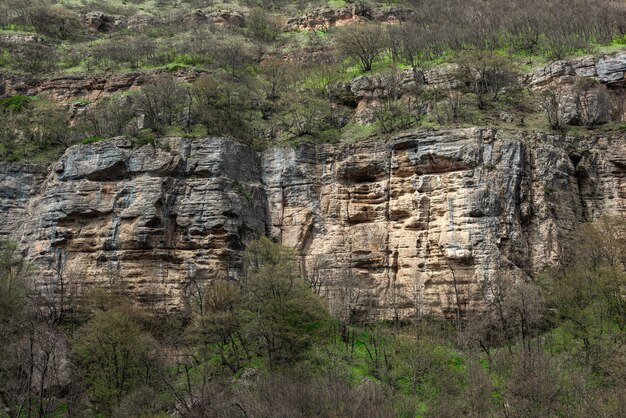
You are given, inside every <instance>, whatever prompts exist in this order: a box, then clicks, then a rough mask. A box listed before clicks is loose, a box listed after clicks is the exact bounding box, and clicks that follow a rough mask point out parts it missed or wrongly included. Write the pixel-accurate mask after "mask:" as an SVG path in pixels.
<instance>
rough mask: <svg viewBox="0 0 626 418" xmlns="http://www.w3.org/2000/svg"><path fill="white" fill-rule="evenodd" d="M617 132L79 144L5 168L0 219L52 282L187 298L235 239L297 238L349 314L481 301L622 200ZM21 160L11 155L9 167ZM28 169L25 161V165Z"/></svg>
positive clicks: (538, 266)
mask: <svg viewBox="0 0 626 418" xmlns="http://www.w3.org/2000/svg"><path fill="white" fill-rule="evenodd" d="M625 156H626V146H625V141H624V139H623V138H613V139H611V140H609V139H606V138H600V137H599V138H587V139H574V138H563V137H560V136H546V135H540V134H524V133H518V132H510V131H495V130H492V129H482V128H471V129H469V128H468V129H455V130H443V131H420V132H413V133H406V134H402V135H399V136H397V137H395V138H392V139H391V140H388V141H370V142H363V143H357V144H353V145H341V146H340V145H301V146H297V147H276V148H273V149H270V150H267V151H264V152H262V153H257V152H255V151H254V150H252V149H250V148H249V147H247V146H245V145H242V144H240V143H237V142H235V141H233V140H229V139H223V138H204V139H196V140H191V139H176V138H170V139H163V140H160V141H158V142H157V143H156V144H154V145H147V146H143V147H141V148H135V147H133V146H132V144H131V143H130V142H128V141H126V140H123V139H118V140H111V141H104V142H100V143H95V144H91V145H84V146H75V147H72V148H70V149H68V151H67V152H66V153H65V155H64V156H63V157H62V158H61V159H60V160H59V161H58V162H57V163H56V164H54V165H53V166H51V167H50V168H49V169H48V171H47V177H46V176H45V174H46V173H45V172H44V171H42V169H41V168H32V167H30V166H23V167H22V166H18V165H10V164H8V165H5V166H4V168H3V170H4V171H3V172H2V173H3V177H1V178H0V191H1V193H0V197H1V198H2V200H0V204H2V206H3V209H4V210H3V213H2V214H1V216H2V217H3V218H2V220H3V221H4V224H3V226H2V228H3V229H2V230H0V234H2V235H3V237H12V238H13V239H16V240H19V241H20V242H21V243H22V246H23V248H24V250H25V252H26V254H27V256H28V258H29V259H30V260H31V261H32V262H33V264H34V265H36V266H37V267H38V269H39V272H38V277H39V281H40V283H41V284H42V287H43V288H44V289H46V291H49V292H54V291H58V289H55V286H58V276H59V274H60V272H61V273H62V274H63V275H64V278H65V279H66V280H69V279H71V280H72V282H73V283H74V284H76V285H78V286H79V287H80V289H81V290H85V289H87V288H89V287H91V286H98V285H101V284H102V283H106V281H107V280H113V279H115V280H120V282H121V283H123V285H124V287H125V288H126V290H127V291H128V292H129V293H131V294H133V295H134V296H135V297H136V298H137V299H138V300H139V301H140V302H142V303H144V304H146V305H149V306H154V307H155V308H159V309H166V310H175V309H180V308H181V306H182V303H183V302H182V301H183V299H182V295H183V294H184V293H185V291H187V290H189V286H191V285H192V284H193V280H194V279H195V278H203V277H208V278H211V277H217V276H230V277H233V278H235V279H236V278H237V277H238V274H239V272H240V270H239V269H240V257H241V254H242V252H243V249H244V247H245V244H246V242H248V241H249V240H250V239H253V238H255V237H257V236H259V235H262V234H268V235H270V236H272V237H273V238H275V239H276V240H278V241H279V242H281V243H283V244H285V245H289V246H292V247H294V248H295V249H296V250H297V252H298V254H299V256H300V264H301V268H302V271H303V274H304V275H305V276H306V277H307V278H308V279H309V280H311V281H312V282H314V283H315V284H316V289H317V290H318V291H319V292H320V293H322V294H324V295H326V296H327V297H328V298H329V300H330V301H331V307H332V308H333V309H338V307H343V308H345V307H346V306H349V307H350V308H354V311H355V312H357V313H358V314H363V315H372V316H376V317H387V318H389V317H394V316H396V315H397V316H400V317H406V316H410V315H413V314H415V307H416V302H417V305H418V307H419V309H420V312H421V313H433V314H442V313H443V314H452V313H453V311H454V310H455V308H456V306H457V298H458V302H459V304H460V305H461V306H462V309H463V310H464V311H465V312H469V311H471V310H472V309H480V308H481V306H484V301H485V298H487V297H489V292H488V291H487V285H488V283H489V282H490V281H492V280H493V279H494V278H495V277H497V275H499V274H512V275H514V276H515V277H518V278H520V279H524V278H527V277H528V276H530V275H532V274H533V273H535V272H538V271H540V270H542V269H543V268H545V267H547V266H550V265H554V264H556V263H558V262H559V261H560V260H561V258H562V257H563V256H564V254H565V253H566V252H565V251H564V250H565V249H566V248H567V246H568V244H569V242H570V238H571V232H572V231H573V229H574V228H575V227H576V226H577V225H578V224H579V223H580V222H584V221H588V220H591V219H594V218H596V217H598V216H600V215H601V214H604V213H610V214H620V215H622V216H623V215H624V214H625V211H626V205H625V203H626V157H625ZM20 167H21V168H20ZM29 167H30V168H29Z"/></svg>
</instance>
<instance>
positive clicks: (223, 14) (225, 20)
mask: <svg viewBox="0 0 626 418" xmlns="http://www.w3.org/2000/svg"><path fill="white" fill-rule="evenodd" d="M183 20H184V21H185V22H186V23H192V24H199V23H209V24H212V25H218V26H228V27H242V26H243V25H244V23H245V18H244V15H243V13H241V12H235V11H232V10H213V11H204V10H201V9H197V10H194V11H193V12H191V13H189V14H187V15H185V17H184V18H183Z"/></svg>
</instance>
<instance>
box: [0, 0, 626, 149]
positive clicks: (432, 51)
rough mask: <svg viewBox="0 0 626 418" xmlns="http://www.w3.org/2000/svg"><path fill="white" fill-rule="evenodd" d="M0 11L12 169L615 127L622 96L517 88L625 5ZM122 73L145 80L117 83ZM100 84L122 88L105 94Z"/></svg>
mask: <svg viewBox="0 0 626 418" xmlns="http://www.w3.org/2000/svg"><path fill="white" fill-rule="evenodd" d="M0 16H1V17H0V28H1V30H0V51H1V52H2V53H1V54H0V65H1V68H2V70H1V73H0V81H3V82H4V88H3V90H4V98H3V99H1V100H0V109H1V112H0V121H1V122H2V123H1V124H0V125H1V126H2V128H1V129H2V130H1V131H0V153H1V154H2V156H3V158H4V159H9V160H19V159H23V158H29V159H32V158H35V159H43V160H47V159H50V158H51V157H53V156H55V155H58V152H60V151H61V150H63V149H64V148H65V147H67V146H69V145H71V144H75V143H79V142H82V141H85V142H93V141H97V140H99V139H101V138H108V137H112V136H118V135H126V136H129V137H133V138H136V139H137V141H139V142H140V143H146V142H150V141H152V139H153V138H154V137H155V136H162V135H175V136H192V137H193V136H206V135H227V136H231V137H234V138H237V139H239V140H241V141H245V142H248V143H251V144H253V145H254V146H256V147H266V146H270V145H272V144H276V143H282V142H285V141H287V142H294V141H295V142H298V141H314V142H342V141H354V140H358V139H362V138H366V137H370V136H377V135H378V136H382V137H384V136H385V135H388V134H390V133H392V132H395V131H399V130H404V129H409V128H420V127H422V128H437V127H446V126H472V125H489V126H502V127H507V128H511V127H515V128H518V129H527V130H533V131H548V130H553V129H556V130H558V131H566V130H569V131H570V132H571V133H573V134H578V133H584V132H585V131H587V130H591V129H600V131H601V132H615V131H616V130H620V129H621V128H622V119H623V111H622V110H620V109H621V106H620V103H622V102H623V100H621V99H619V100H617V99H616V100H607V99H606V98H605V97H604V96H606V95H605V93H604V91H601V90H602V89H601V88H600V87H601V86H599V85H597V84H596V85H594V84H593V80H591V81H590V82H588V83H587V84H584V83H582V82H581V83H577V92H578V96H581V97H582V96H584V97H585V98H587V99H588V98H589V97H592V99H593V100H592V101H593V106H592V107H593V109H594V110H593V111H592V112H587V113H588V114H587V115H583V116H586V118H585V117H573V118H569V119H568V118H565V120H559V118H558V117H557V118H556V119H555V117H554V113H555V112H554V107H555V104H554V100H555V98H554V97H545V95H542V93H541V92H540V91H538V90H536V89H530V88H529V86H528V85H526V84H525V82H524V77H525V74H526V73H527V72H528V71H529V70H530V69H532V68H535V67H537V66H540V65H545V64H547V63H548V62H550V61H551V60H556V59H561V58H565V57H568V56H576V55H584V54H598V53H600V52H603V51H604V52H611V51H618V50H620V49H621V45H622V43H624V42H626V41H624V34H626V28H625V24H624V22H626V6H624V4H623V3H622V2H618V1H608V0H603V1H597V2H588V1H566V2H561V1H552V0H550V1H536V2H528V1H510V2H505V3H504V4H503V3H502V2H496V1H473V0H467V1H458V0H457V1H453V0H446V1H437V2H422V1H404V2H402V1H398V2H384V3H377V2H367V1H359V2H337V1H333V2H328V3H326V2H305V1H300V2H287V1H252V0H250V1H239V2H228V1H224V2H219V1H192V0H190V1H167V0H162V1H161V0H156V1H144V2H142V1H130V0H129V1H104V0H102V1H78V0H75V1H70V0H68V1H58V2H50V1H35V0H22V1H19V0H18V1H3V2H0ZM411 68H414V69H415V71H414V73H413V74H412V75H411V73H410V72H408V69H411ZM130 73H133V74H135V73H146V74H147V76H145V77H143V78H141V77H140V78H139V79H137V78H136V77H137V76H134V78H133V80H135V81H134V82H125V81H122V80H125V79H124V77H125V74H130ZM423 74H425V80H426V82H423V80H424V76H423ZM359 76H366V77H368V80H374V84H375V85H376V83H378V84H377V85H378V86H379V87H380V88H379V90H380V91H382V92H383V93H382V94H379V92H377V91H374V92H373V93H372V92H369V93H368V92H367V91H366V92H365V94H370V95H371V94H374V96H372V97H373V100H368V101H367V102H363V103H362V100H361V99H362V97H359V96H358V95H359V91H358V89H356V91H355V84H354V81H352V80H354V79H355V77H359ZM94 77H100V79H99V80H118V79H117V78H116V77H118V78H119V80H118V81H111V83H112V84H113V86H112V87H110V90H108V91H105V92H104V93H106V94H102V92H101V91H100V90H97V91H94V90H93V89H96V87H97V86H96V85H97V84H98V83H102V82H103V81H98V82H96V81H93V78H94ZM407 77H409V78H411V79H410V80H409V79H407ZM84 79H89V80H92V81H91V84H89V83H86V82H83V81H81V80H84ZM430 79H432V80H430ZM429 81H432V82H429ZM351 82H352V85H351ZM81 83H86V84H87V86H86V87H81V90H80V91H79V92H78V93H76V91H74V90H77V87H76V86H75V85H81ZM125 83H126V84H125ZM407 83H408V84H407ZM116 84H117V85H119V87H115V85H116ZM361 84H362V83H361ZM359 85H360V84H357V85H356V87H358V86H359ZM130 87H132V89H130ZM137 87H140V88H137ZM351 87H352V88H351ZM72 88H73V89H74V90H72ZM60 89H61V90H63V89H66V90H68V91H69V93H68V92H67V91H66V90H64V91H66V93H67V94H61V93H59V90H60ZM90 89H91V90H90ZM72 91H74V93H72ZM598 91H600V94H599V96H602V97H599V98H597V97H596V96H598V94H596V93H597V92H598ZM355 95H356V96H357V97H355ZM368 97H369V96H368ZM620 97H621V96H620ZM364 109H365V112H364ZM557 113H558V111H557ZM43 120H45V121H46V122H45V123H42V121H43Z"/></svg>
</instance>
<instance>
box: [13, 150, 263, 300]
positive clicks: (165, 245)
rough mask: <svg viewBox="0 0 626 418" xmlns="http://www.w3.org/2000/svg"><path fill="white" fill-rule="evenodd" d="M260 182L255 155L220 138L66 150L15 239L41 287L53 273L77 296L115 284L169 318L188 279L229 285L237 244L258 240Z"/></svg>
mask: <svg viewBox="0 0 626 418" xmlns="http://www.w3.org/2000/svg"><path fill="white" fill-rule="evenodd" d="M260 178H261V173H260V163H259V159H258V156H257V154H256V153H255V152H254V151H253V150H251V149H250V148H248V147H246V146H244V145H242V144H239V143H237V142H235V141H231V140H227V139H219V138H213V139H207V140H199V141H195V140H187V139H169V140H167V141H164V142H163V143H161V144H160V145H158V144H157V145H155V146H152V145H148V146H144V147H142V148H139V149H135V148H133V147H132V146H131V144H130V142H129V141H126V140H112V141H106V142H101V143H97V144H93V145H89V146H76V147H72V148H70V149H68V151H67V152H66V153H65V155H64V156H63V157H62V158H61V160H60V161H58V162H57V163H56V164H55V165H54V166H53V167H52V169H51V171H50V174H49V175H48V177H47V179H46V181H45V184H44V185H43V186H42V189H41V193H40V194H39V195H38V196H36V197H35V198H34V199H32V200H31V201H30V203H29V205H28V208H27V211H28V215H27V216H26V218H25V219H24V223H25V227H24V232H23V235H22V237H21V240H22V242H23V244H24V247H25V249H26V250H27V256H28V258H29V259H30V260H31V261H32V262H33V263H34V264H35V265H36V266H38V267H39V269H40V272H41V278H40V282H41V283H42V285H43V286H44V287H45V286H48V287H49V286H54V285H55V283H56V281H57V276H58V274H59V271H63V272H64V274H65V276H66V279H67V280H69V278H71V279H72V280H74V282H75V283H78V284H79V285H80V286H81V287H82V288H83V289H81V290H84V289H85V288H88V287H89V286H93V285H99V284H102V283H106V281H107V280H120V281H121V282H122V283H123V285H124V287H125V288H126V289H127V291H128V292H130V293H132V294H134V295H135V296H136V297H137V298H138V299H139V300H140V301H141V302H143V303H146V304H148V303H150V304H153V306H155V307H158V308H164V309H167V310H171V309H178V308H180V304H181V303H182V302H181V295H182V293H183V292H184V291H185V290H186V289H187V288H188V287H189V286H190V285H192V283H191V280H194V279H196V278H202V277H217V276H221V275H230V276H233V277H236V274H237V272H238V270H239V263H240V255H241V253H242V250H243V243H244V242H246V240H249V239H252V238H254V237H256V236H258V235H260V234H264V233H265V232H266V224H265V219H266V218H267V215H266V205H265V202H266V198H265V191H264V189H263V188H262V187H261V184H260V183H259V180H260ZM79 291H80V290H79Z"/></svg>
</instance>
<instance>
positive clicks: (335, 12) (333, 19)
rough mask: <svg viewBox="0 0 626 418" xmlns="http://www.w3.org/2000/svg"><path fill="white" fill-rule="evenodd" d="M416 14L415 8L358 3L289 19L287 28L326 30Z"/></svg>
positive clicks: (407, 17)
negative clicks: (332, 27) (380, 6)
mask: <svg viewBox="0 0 626 418" xmlns="http://www.w3.org/2000/svg"><path fill="white" fill-rule="evenodd" d="M414 15H415V12H414V11H413V10H411V9H407V8H401V7H394V8H389V7H386V8H371V7H368V6H365V5H357V6H354V7H341V8H338V9H330V8H324V9H319V10H314V11H312V12H309V13H307V14H305V15H303V16H298V17H295V18H292V19H289V20H288V21H287V30H290V31H291V30H326V29H328V28H329V27H331V26H341V25H346V24H351V23H359V22H362V21H368V20H369V21H375V22H379V23H400V22H404V21H408V20H410V19H411V18H412V17H413V16H414Z"/></svg>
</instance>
